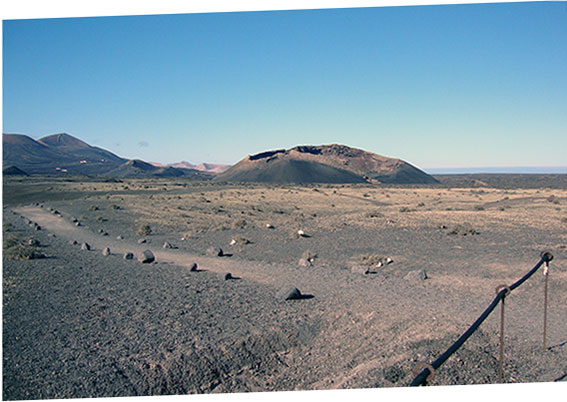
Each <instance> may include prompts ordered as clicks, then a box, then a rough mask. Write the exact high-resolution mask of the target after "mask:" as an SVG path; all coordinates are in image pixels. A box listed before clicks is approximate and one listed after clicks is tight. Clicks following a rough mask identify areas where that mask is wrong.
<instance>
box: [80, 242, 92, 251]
mask: <svg viewBox="0 0 567 402" xmlns="http://www.w3.org/2000/svg"><path fill="white" fill-rule="evenodd" d="M90 249H91V246H90V244H89V243H83V244H81V250H87V251H88V250H90Z"/></svg>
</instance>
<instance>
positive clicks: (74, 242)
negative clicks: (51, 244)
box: [69, 240, 79, 246]
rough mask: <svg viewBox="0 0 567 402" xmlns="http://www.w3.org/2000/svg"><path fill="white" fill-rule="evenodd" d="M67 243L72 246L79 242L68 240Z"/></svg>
mask: <svg viewBox="0 0 567 402" xmlns="http://www.w3.org/2000/svg"><path fill="white" fill-rule="evenodd" d="M69 244H71V245H73V246H74V245H75V244H79V243H77V240H69Z"/></svg>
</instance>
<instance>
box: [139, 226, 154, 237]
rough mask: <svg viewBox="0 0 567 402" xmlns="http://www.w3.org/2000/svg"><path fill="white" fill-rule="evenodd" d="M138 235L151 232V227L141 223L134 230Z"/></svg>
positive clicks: (145, 234) (146, 234)
mask: <svg viewBox="0 0 567 402" xmlns="http://www.w3.org/2000/svg"><path fill="white" fill-rule="evenodd" d="M136 233H137V234H138V236H148V235H150V234H151V233H152V228H151V227H150V225H147V224H146V225H141V226H140V227H139V228H138V231H137V232H136Z"/></svg>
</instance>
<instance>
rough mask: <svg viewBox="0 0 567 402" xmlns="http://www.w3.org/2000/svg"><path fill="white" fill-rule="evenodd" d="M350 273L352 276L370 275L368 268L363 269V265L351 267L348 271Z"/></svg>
mask: <svg viewBox="0 0 567 402" xmlns="http://www.w3.org/2000/svg"><path fill="white" fill-rule="evenodd" d="M350 272H352V273H354V274H361V275H366V274H368V273H370V268H368V267H365V266H364V265H353V266H352V267H351V269H350Z"/></svg>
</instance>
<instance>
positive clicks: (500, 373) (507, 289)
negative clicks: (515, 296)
mask: <svg viewBox="0 0 567 402" xmlns="http://www.w3.org/2000/svg"><path fill="white" fill-rule="evenodd" d="M502 290H505V292H504V294H503V295H502V304H501V305H500V359H499V360H500V362H499V365H498V380H499V381H500V384H502V383H503V373H504V301H505V300H506V296H507V295H508V294H509V293H510V292H511V290H510V287H509V286H507V285H499V286H498V287H497V288H496V294H499V293H500V292H501V291H502Z"/></svg>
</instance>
